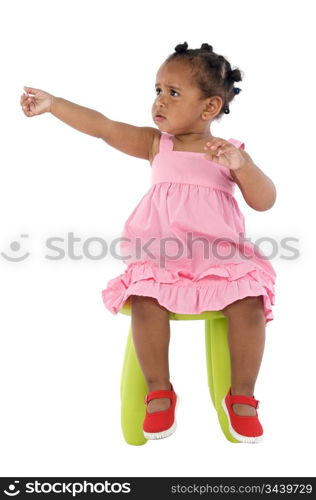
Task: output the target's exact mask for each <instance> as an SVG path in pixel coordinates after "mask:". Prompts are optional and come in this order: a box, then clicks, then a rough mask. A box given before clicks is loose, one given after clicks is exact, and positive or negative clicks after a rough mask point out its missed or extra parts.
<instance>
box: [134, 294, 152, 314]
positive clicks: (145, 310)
mask: <svg viewBox="0 0 316 500" xmlns="http://www.w3.org/2000/svg"><path fill="white" fill-rule="evenodd" d="M130 298H131V307H132V311H133V313H134V314H135V313H136V314H137V315H142V316H145V315H147V314H150V313H151V312H152V310H153V308H157V305H159V303H158V301H157V299H155V298H153V297H145V296H142V295H131V297H130Z"/></svg>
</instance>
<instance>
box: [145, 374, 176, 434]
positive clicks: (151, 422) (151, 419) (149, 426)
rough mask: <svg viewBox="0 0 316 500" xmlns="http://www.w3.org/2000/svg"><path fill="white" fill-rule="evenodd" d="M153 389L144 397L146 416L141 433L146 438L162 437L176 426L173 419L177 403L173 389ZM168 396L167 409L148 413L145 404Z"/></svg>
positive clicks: (171, 432) (170, 432) (171, 431)
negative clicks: (168, 403) (168, 404)
mask: <svg viewBox="0 0 316 500" xmlns="http://www.w3.org/2000/svg"><path fill="white" fill-rule="evenodd" d="M170 385H171V390H170V391H167V390H161V391H153V392H150V393H149V394H147V396H146V397H145V404H146V417H145V420H144V424H143V433H144V436H145V438H147V439H162V438H166V437H168V436H170V435H171V434H173V433H174V431H175V430H176V427H177V423H176V421H175V409H176V403H177V395H176V393H175V392H174V390H173V387H172V384H170ZM160 398H169V399H170V401H171V403H170V406H169V408H167V410H162V411H155V412H153V413H148V411H147V404H148V403H149V401H151V400H152V399H160Z"/></svg>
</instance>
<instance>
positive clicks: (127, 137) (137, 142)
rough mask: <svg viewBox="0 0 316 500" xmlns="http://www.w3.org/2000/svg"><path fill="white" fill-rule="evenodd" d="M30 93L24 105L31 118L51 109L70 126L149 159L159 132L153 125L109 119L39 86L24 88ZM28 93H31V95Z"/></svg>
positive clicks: (117, 147) (51, 111)
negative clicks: (144, 125)
mask: <svg viewBox="0 0 316 500" xmlns="http://www.w3.org/2000/svg"><path fill="white" fill-rule="evenodd" d="M24 89H25V90H26V92H27V95H25V94H23V95H22V96H21V106H22V108H23V111H24V114H25V115H26V116H28V117H31V116H36V115H40V114H42V113H45V112H50V113H51V114H52V115H53V116H55V117H56V118H58V119H59V120H61V121H63V122H64V123H67V125H70V126H71V127H73V128H75V129H76V130H79V131H80V132H83V133H85V134H89V135H92V136H93V137H97V138H100V139H103V140H104V141H105V142H106V143H107V144H109V145H110V146H113V147H114V148H116V149H119V150H120V151H122V152H123V153H126V154H128V155H131V156H136V157H137V158H143V159H146V160H149V159H150V157H151V152H152V145H153V140H154V137H155V135H156V134H157V133H159V131H158V129H155V128H152V127H136V126H134V125H129V124H127V123H122V122H117V121H114V120H110V119H109V118H107V117H106V116H104V115H103V114H102V113H99V112H98V111H95V110H93V109H90V108H85V107H83V106H80V105H79V104H75V103H73V102H71V101H67V100H66V99H63V98H61V97H55V96H53V95H52V94H48V93H47V92H44V91H42V90H39V89H33V88H30V87H24ZM29 94H32V96H31V95H29Z"/></svg>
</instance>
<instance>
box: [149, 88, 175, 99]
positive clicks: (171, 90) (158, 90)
mask: <svg viewBox="0 0 316 500" xmlns="http://www.w3.org/2000/svg"><path fill="white" fill-rule="evenodd" d="M160 91H161V89H160V88H159V87H156V88H155V92H156V94H157V95H159V94H158V92H160ZM170 92H174V93H176V94H178V95H179V92H177V91H176V90H173V89H170ZM172 97H175V96H174V95H173V94H172Z"/></svg>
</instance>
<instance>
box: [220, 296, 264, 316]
mask: <svg viewBox="0 0 316 500" xmlns="http://www.w3.org/2000/svg"><path fill="white" fill-rule="evenodd" d="M222 312H223V314H224V315H225V316H226V317H227V318H228V319H229V320H233V319H240V318H243V319H247V320H249V321H251V322H258V321H262V320H264V318H265V314H264V306H263V296H262V295H259V296H257V297H245V298H244V299H241V300H237V301H236V302H233V303H232V304H229V305H228V306H227V307H225V308H224V309H223V311H222Z"/></svg>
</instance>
